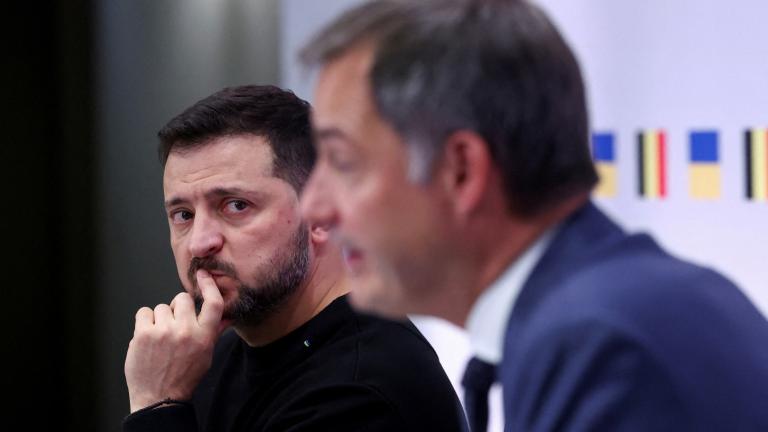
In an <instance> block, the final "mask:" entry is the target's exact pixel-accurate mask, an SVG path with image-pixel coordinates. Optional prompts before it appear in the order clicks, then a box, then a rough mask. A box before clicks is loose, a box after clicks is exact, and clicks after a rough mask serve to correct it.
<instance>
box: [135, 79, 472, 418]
mask: <svg viewBox="0 0 768 432" xmlns="http://www.w3.org/2000/svg"><path fill="white" fill-rule="evenodd" d="M159 137H160V155H161V160H162V161H163V164H164V176H163V189H164V194H165V208H166V212H167V215H168V222H169V226H170V234H171V246H172V249H173V253H174V257H175V259H176V265H177V269H178V272H179V277H180V279H181V281H182V284H183V285H184V288H185V292H182V293H180V294H178V295H177V296H176V297H175V298H174V299H173V301H172V302H171V303H170V304H169V305H164V304H161V305H158V306H157V307H155V308H154V309H150V308H146V307H145V308H142V309H140V310H139V311H138V312H137V314H136V329H135V332H134V337H133V340H132V341H131V343H130V345H129V348H128V354H127V358H126V363H125V374H126V380H127V384H128V391H129V397H130V403H131V407H130V408H131V414H130V415H129V416H128V417H126V419H125V421H124V423H123V428H124V430H125V431H155V430H157V431H160V430H162V431H163V432H171V431H175V430H178V431H182V430H183V431H196V430H206V431H326V430H327V431H330V430H333V431H425V430H435V431H459V430H464V428H465V423H464V417H463V413H462V410H461V407H460V405H459V402H458V399H457V397H456V395H455V393H454V391H453V388H452V386H451V384H450V382H449V381H448V379H447V377H446V375H445V373H444V371H443V370H442V368H441V366H440V363H439V361H438V359H437V356H436V354H435V352H434V351H433V350H432V349H431V347H430V346H429V344H428V343H427V341H426V340H425V339H424V338H423V337H422V336H421V335H420V334H419V332H418V331H417V330H416V328H415V327H414V326H413V325H412V324H410V323H408V322H402V323H397V322H391V321H385V320H382V319H380V318H376V317H372V316H366V315H361V314H359V313H357V312H355V311H353V310H352V309H351V308H350V307H349V305H348V303H347V300H346V296H345V294H346V293H347V292H348V281H347V278H346V277H345V273H344V270H343V269H344V262H343V258H342V254H341V253H340V251H339V250H338V248H337V247H335V246H333V245H332V244H331V243H330V242H329V235H328V232H327V231H326V229H325V227H323V226H318V225H313V226H307V225H305V224H304V223H303V222H302V220H301V218H300V213H299V199H298V197H299V193H300V191H301V189H302V187H303V185H304V183H305V181H306V179H307V176H308V173H309V171H310V170H311V168H312V164H313V163H314V160H315V154H314V150H313V146H312V142H311V141H312V139H311V132H310V125H309V105H308V104H307V103H306V102H304V101H302V100H301V99H299V98H297V97H296V96H294V95H293V93H290V92H287V91H283V90H281V89H278V88H276V87H269V86H261V87H260V86H244V87H235V88H228V89H224V90H222V91H220V92H218V93H216V94H214V95H212V96H210V97H208V98H206V99H203V100H201V101H200V102H198V103H196V104H195V105H193V106H192V107H191V108H189V109H187V110H186V111H185V112H183V113H182V114H180V115H179V116H177V117H176V118H174V119H173V120H171V121H170V122H169V123H168V124H167V125H166V126H165V127H164V128H163V129H162V130H161V131H160V133H159ZM344 157H345V156H344V155H342V154H339V155H338V158H339V161H340V162H342V161H343V158H344ZM348 258H350V257H348ZM350 259H352V258H350ZM196 309H197V310H199V312H198V311H197V310H196Z"/></svg>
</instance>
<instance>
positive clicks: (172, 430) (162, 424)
mask: <svg viewBox="0 0 768 432" xmlns="http://www.w3.org/2000/svg"><path fill="white" fill-rule="evenodd" d="M197 430H198V429H197V420H196V418H195V409H194V408H193V407H192V406H191V405H168V406H164V407H159V408H155V409H149V410H138V411H136V412H134V413H131V414H130V415H128V416H127V417H126V418H125V420H123V432H177V431H178V432H182V431H184V432H194V431H197Z"/></svg>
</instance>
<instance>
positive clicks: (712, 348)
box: [302, 0, 768, 431]
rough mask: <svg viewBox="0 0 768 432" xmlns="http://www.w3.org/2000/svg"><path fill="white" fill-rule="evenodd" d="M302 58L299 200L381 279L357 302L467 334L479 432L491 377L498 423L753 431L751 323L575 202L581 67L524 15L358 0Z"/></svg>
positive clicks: (758, 382)
mask: <svg viewBox="0 0 768 432" xmlns="http://www.w3.org/2000/svg"><path fill="white" fill-rule="evenodd" d="M302 55H303V59H304V61H305V62H306V63H307V64H308V65H315V66H319V68H320V70H319V77H318V82H317V86H316V89H315V98H316V99H315V112H314V114H313V122H314V128H315V134H316V137H317V148H318V151H319V158H318V162H317V164H316V166H315V168H314V171H313V173H312V176H311V178H310V181H309V183H308V185H307V187H306V189H305V191H304V196H303V197H302V200H303V205H304V214H305V216H307V218H308V219H309V220H311V221H313V223H317V224H319V225H321V226H325V227H328V228H329V229H331V230H332V231H334V233H335V235H336V238H338V239H339V241H340V242H341V244H342V245H343V247H344V248H346V250H348V251H349V252H348V253H347V261H348V265H350V266H351V267H353V268H354V267H355V266H356V265H358V263H361V262H363V259H365V260H367V261H368V262H370V263H373V264H374V265H375V268H377V269H379V271H381V272H382V273H383V275H384V277H385V278H391V279H392V280H394V281H396V283H394V284H387V285H386V286H383V287H382V286H381V285H376V284H372V285H370V286H367V285H365V284H360V285H359V286H356V287H355V289H353V293H352V301H353V304H355V305H357V306H359V307H362V308H365V309H370V310H375V311H378V312H380V313H384V314H392V315H399V314H402V313H421V314H431V315H436V316H439V317H443V318H445V319H448V320H450V321H451V322H453V323H455V324H457V325H461V326H464V327H466V328H467V330H468V331H469V334H470V339H471V342H472V345H473V347H474V350H475V352H476V358H474V359H473V360H472V361H470V364H469V366H468V368H467V373H466V375H465V380H464V381H465V386H466V390H467V399H466V408H467V411H468V415H469V417H470V423H471V425H472V427H473V428H474V429H475V430H476V431H479V430H482V429H484V428H485V422H486V416H487V411H486V410H487V408H486V407H485V404H486V397H487V396H486V392H487V387H488V386H489V385H490V384H491V382H493V381H494V379H495V380H498V381H499V382H500V383H501V385H502V387H503V392H504V414H505V425H506V429H507V430H509V431H550V430H590V431H595V430H610V431H615V430H643V431H645V430H674V431H681V430H750V431H751V430H768V409H766V408H767V407H768V343H767V342H768V324H767V323H766V320H765V319H764V317H763V316H762V315H761V314H760V313H759V312H758V311H757V310H756V309H755V307H753V305H752V304H751V303H750V302H749V300H748V299H747V298H746V297H745V296H744V295H743V294H742V293H741V292H740V290H739V289H738V288H737V287H735V286H734V285H733V284H732V283H731V282H729V281H728V280H726V279H725V278H724V277H722V276H721V275H719V274H717V273H716V272H714V271H712V270H709V269H706V268H702V267H698V266H695V265H692V264H689V263H687V262H684V261H681V260H679V259H676V258H674V257H672V256H670V255H668V254H667V253H666V252H664V251H663V250H662V249H661V248H660V247H659V246H658V245H657V244H656V243H655V242H654V241H653V240H652V239H651V238H650V237H648V236H647V235H627V234H625V233H624V231H622V229H621V228H620V227H619V226H617V225H616V224H615V223H614V222H613V221H611V220H610V219H609V218H608V217H606V215H604V214H603V213H602V212H601V211H600V210H599V209H598V208H596V207H595V206H594V205H593V204H592V203H591V202H590V199H589V194H590V190H591V189H592V187H593V185H594V184H595V182H596V180H597V178H596V174H595V170H594V168H593V163H592V161H591V156H590V151H589V148H588V121H587V111H586V104H585V92H584V86H583V83H582V77H581V73H580V71H579V66H578V64H577V61H576V59H575V58H574V55H573V53H572V52H571V50H570V49H569V47H568V46H567V44H566V43H565V42H564V40H563V38H562V37H561V36H560V34H559V33H558V31H557V30H556V28H555V27H554V26H553V24H552V23H551V22H550V20H549V19H548V18H547V17H546V15H545V14H544V13H543V12H542V11H541V10H540V9H539V8H538V7H536V6H534V5H532V4H531V3H529V2H527V1H510V0H476V1H471V0H436V1H433V0H424V1H418V2H411V1H397V0H382V1H373V2H370V3H366V4H364V5H362V6H359V7H357V8H356V9H353V10H351V11H349V12H347V13H346V14H345V15H343V16H342V17H340V18H339V19H337V20H336V21H335V22H334V23H332V24H331V25H330V26H328V27H327V28H325V29H324V30H323V31H321V32H320V33H319V35H318V36H317V37H316V38H315V39H314V40H312V41H311V42H310V43H309V45H308V46H307V47H306V48H305V50H304V52H303V54H302Z"/></svg>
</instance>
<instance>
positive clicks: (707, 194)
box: [688, 131, 720, 199]
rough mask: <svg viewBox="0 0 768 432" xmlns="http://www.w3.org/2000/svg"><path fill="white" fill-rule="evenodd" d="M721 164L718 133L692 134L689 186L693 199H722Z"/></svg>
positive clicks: (700, 132) (703, 132)
mask: <svg viewBox="0 0 768 432" xmlns="http://www.w3.org/2000/svg"><path fill="white" fill-rule="evenodd" d="M719 162H720V158H719V152H718V136H717V132H716V131H697V132H691V134H690V166H689V168H688V181H689V183H688V186H689V191H690V194H691V196H692V197H693V198H697V199H714V198H719V197H720V163H719Z"/></svg>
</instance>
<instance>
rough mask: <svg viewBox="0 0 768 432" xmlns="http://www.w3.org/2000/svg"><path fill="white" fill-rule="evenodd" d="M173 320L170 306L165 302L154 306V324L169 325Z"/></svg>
mask: <svg viewBox="0 0 768 432" xmlns="http://www.w3.org/2000/svg"><path fill="white" fill-rule="evenodd" d="M172 322H173V312H172V311H171V307H170V306H168V305H167V304H159V305H157V306H155V325H156V326H163V325H170V324H171V323H172Z"/></svg>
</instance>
